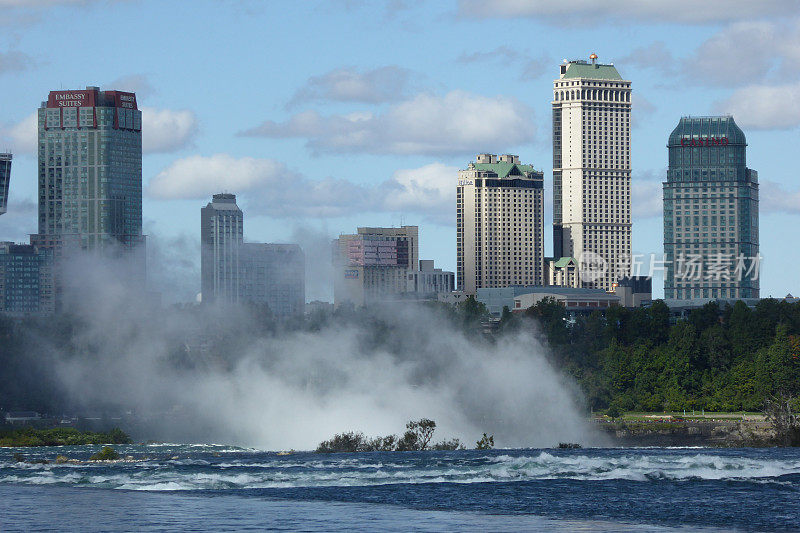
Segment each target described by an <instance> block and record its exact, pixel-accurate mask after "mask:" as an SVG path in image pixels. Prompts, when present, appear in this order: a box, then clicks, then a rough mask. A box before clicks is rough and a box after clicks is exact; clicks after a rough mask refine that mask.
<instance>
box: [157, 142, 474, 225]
mask: <svg viewBox="0 0 800 533" xmlns="http://www.w3.org/2000/svg"><path fill="white" fill-rule="evenodd" d="M457 171H458V169H457V168H456V167H449V166H446V165H444V164H442V163H431V164H428V165H425V166H423V167H420V168H416V169H402V170H398V171H396V172H395V173H394V174H393V175H392V176H391V177H390V178H388V179H385V180H383V181H381V182H379V183H377V184H371V185H365V184H358V183H354V182H352V181H349V180H344V179H335V178H332V177H326V178H323V179H314V180H312V179H308V178H307V177H305V176H303V175H300V174H298V173H295V172H292V171H291V170H289V169H288V168H287V167H286V165H284V164H283V163H282V162H279V161H275V160H273V159H255V158H251V157H244V158H236V157H233V156H231V155H228V154H216V155H212V156H190V157H187V158H184V159H179V160H177V161H175V162H173V163H172V164H171V165H169V166H168V167H167V168H165V169H164V170H162V171H161V172H160V173H159V174H157V175H156V176H155V177H153V179H152V180H150V183H149V185H148V186H147V194H148V195H149V196H151V197H153V198H157V199H161V200H174V199H191V200H205V199H209V198H211V195H212V194H215V193H218V192H223V191H228V192H232V193H235V194H237V195H239V196H240V198H241V199H242V200H243V202H246V204H247V208H248V211H249V212H251V213H258V214H264V215H269V216H273V217H304V218H325V217H339V216H346V215H352V214H357V213H363V212H393V213H409V214H411V213H415V214H421V215H423V216H425V217H426V218H427V219H429V220H431V221H434V222H437V223H444V224H452V223H453V221H454V216H453V210H454V208H455V207H454V206H455V183H456V177H457Z"/></svg>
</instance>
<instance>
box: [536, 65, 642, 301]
mask: <svg viewBox="0 0 800 533" xmlns="http://www.w3.org/2000/svg"><path fill="white" fill-rule="evenodd" d="M552 103H553V252H554V253H553V265H552V267H551V269H550V270H551V271H552V270H553V267H555V268H556V269H557V268H558V267H557V266H555V265H556V263H558V262H559V260H561V259H562V258H575V259H576V260H577V263H578V265H579V277H580V285H581V286H584V287H595V288H601V289H605V290H607V291H609V290H612V288H613V284H614V283H616V282H617V281H618V280H619V279H620V278H622V277H625V276H626V275H627V274H628V273H629V270H630V269H629V264H630V261H631V82H630V81H626V80H624V79H622V76H620V75H619V72H617V69H616V68H614V65H603V64H600V63H598V62H597V56H596V55H595V54H592V55H591V56H590V61H589V62H587V61H565V62H564V64H562V65H561V71H560V76H559V78H558V79H557V80H555V81H554V82H553V102H552ZM561 262H562V263H565V262H566V261H561ZM590 264H591V265H592V266H590V267H588V268H587V265H590Z"/></svg>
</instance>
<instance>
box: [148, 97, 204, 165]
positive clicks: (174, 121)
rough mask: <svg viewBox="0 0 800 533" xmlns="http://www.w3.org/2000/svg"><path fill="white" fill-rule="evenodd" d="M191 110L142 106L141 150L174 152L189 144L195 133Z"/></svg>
mask: <svg viewBox="0 0 800 533" xmlns="http://www.w3.org/2000/svg"><path fill="white" fill-rule="evenodd" d="M197 130H198V125H197V117H196V116H195V114H194V113H193V112H192V111H188V110H179V111H173V110H171V109H153V108H150V107H143V108H142V152H144V153H149V154H152V153H162V152H175V151H177V150H180V149H182V148H185V147H187V146H189V145H191V143H192V141H193V140H194V136H195V135H196V134H197Z"/></svg>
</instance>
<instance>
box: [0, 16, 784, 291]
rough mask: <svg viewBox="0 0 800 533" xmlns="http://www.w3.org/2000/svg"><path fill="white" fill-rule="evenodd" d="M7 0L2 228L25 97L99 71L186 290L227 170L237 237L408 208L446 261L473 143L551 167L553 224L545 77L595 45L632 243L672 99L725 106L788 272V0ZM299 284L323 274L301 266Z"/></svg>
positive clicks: (290, 235)
mask: <svg viewBox="0 0 800 533" xmlns="http://www.w3.org/2000/svg"><path fill="white" fill-rule="evenodd" d="M609 4H611V5H609ZM0 10H2V14H3V16H2V17H0V150H2V149H4V148H6V149H10V150H12V151H13V152H14V154H15V159H14V165H13V169H12V189H11V199H10V205H9V213H8V214H6V215H3V216H2V217H0V239H2V240H5V239H8V240H18V241H22V240H25V239H26V236H27V234H28V233H32V232H35V231H36V204H35V202H36V161H35V157H34V147H35V124H34V123H33V121H32V118H31V117H32V116H33V115H32V114H33V113H34V112H35V110H36V108H37V107H38V105H39V103H40V102H41V101H42V100H44V99H45V98H46V96H47V94H48V92H49V91H50V90H55V89H62V88H63V89H76V88H82V87H84V86H86V85H100V86H101V87H102V88H107V89H120V90H134V91H136V93H137V96H138V101H139V107H140V108H143V114H144V133H143V143H144V147H145V148H144V149H145V155H144V165H143V168H144V170H143V174H144V175H143V179H144V187H145V192H144V218H145V231H146V232H147V233H148V234H149V235H150V245H151V248H152V249H151V250H150V254H151V258H152V259H153V261H152V265H157V268H158V270H163V271H170V273H171V274H170V275H171V276H172V278H170V279H171V281H170V283H172V282H174V283H178V282H180V283H182V284H184V285H185V286H186V287H187V288H186V290H185V291H184V292H185V293H187V294H188V293H191V292H192V291H193V290H197V289H198V288H199V274H198V268H197V264H198V263H199V219H200V208H201V207H202V206H203V205H205V203H206V202H207V201H208V199H209V197H210V194H211V193H213V192H218V191H223V190H224V191H228V192H234V193H236V194H237V195H238V197H239V203H240V205H241V206H242V208H243V210H244V211H245V236H246V239H248V240H252V241H262V242H288V241H292V240H299V241H300V242H301V244H303V245H304V246H306V247H307V248H308V250H307V251H308V254H309V259H310V261H311V262H312V263H316V262H322V261H323V260H324V258H325V257H326V254H327V251H326V250H323V243H325V242H326V241H327V240H328V239H329V238H332V237H335V236H336V235H337V234H339V233H346V232H352V231H354V230H355V228H356V227H357V226H359V225H361V226H364V225H387V226H391V225H399V224H401V223H405V224H418V225H419V226H420V237H421V257H425V258H432V259H435V260H436V262H437V264H439V265H440V266H443V267H445V268H447V269H451V270H453V269H454V268H455V207H454V204H455V187H454V185H455V180H456V174H455V172H456V170H457V169H458V168H463V167H465V166H466V164H467V163H468V162H469V161H470V160H471V159H472V158H473V157H474V155H475V154H476V153H479V152H495V153H506V152H510V153H516V154H519V155H520V157H521V158H522V160H523V161H524V162H528V163H532V164H533V165H535V166H536V167H537V168H540V169H542V170H544V172H545V178H546V184H545V185H546V187H547V191H546V196H547V199H548V210H547V213H546V218H547V220H546V222H547V224H548V225H549V224H550V222H551V220H552V218H551V217H552V215H551V212H550V209H549V202H550V200H551V199H552V190H551V188H550V178H551V177H552V153H551V146H550V100H551V94H552V93H551V90H552V81H553V79H554V78H556V77H557V73H558V65H559V64H560V63H561V61H562V59H565V58H568V59H575V58H587V57H588V55H589V54H590V53H592V52H595V53H597V54H598V55H599V56H600V60H601V61H603V62H613V63H614V64H615V65H616V66H617V68H618V70H619V71H620V73H621V74H622V76H623V77H625V78H626V79H629V80H631V81H632V84H633V92H634V99H633V116H634V119H633V120H634V128H633V130H632V143H633V154H632V164H633V191H634V192H633V216H634V230H633V248H634V251H635V252H637V253H645V254H648V253H661V252H662V249H663V246H662V223H661V218H660V217H661V185H660V183H661V181H662V180H663V177H664V174H665V168H666V147H665V144H666V140H667V136H668V135H669V132H670V131H671V130H672V128H673V127H674V126H675V124H676V123H677V121H678V119H679V118H680V117H681V116H682V115H707V114H715V113H732V114H733V115H734V118H735V119H736V121H737V123H739V125H740V126H741V127H742V129H743V130H744V131H745V133H746V135H747V139H748V143H749V148H748V166H750V167H751V168H754V169H756V170H758V172H759V177H760V181H761V199H762V201H761V253H762V255H763V256H764V263H763V269H762V285H761V287H762V296H769V295H773V296H783V295H785V294H786V293H787V292H792V293H795V294H796V293H798V292H800V282H799V281H798V275H797V274H798V267H797V265H798V264H800V250H799V249H798V248H799V247H798V246H797V245H798V241H800V236H798V235H799V234H798V232H797V231H796V229H795V228H796V227H797V224H798V223H800V186H798V180H797V170H796V168H797V166H796V164H795V160H796V157H793V156H794V154H795V153H796V151H797V147H798V140H799V139H798V128H799V127H800V9H798V5H797V3H796V1H795V0H764V1H762V2H751V1H744V0H705V1H704V2H702V3H697V2H688V1H686V0H671V1H662V0H651V1H650V2H639V1H638V0H619V1H617V2H613V3H609V2H601V1H592V0H562V1H561V2H558V3H554V2H550V1H538V0H529V1H523V0H484V1H481V2H478V1H471V0H465V1H461V2H458V1H449V2H447V1H441V2H415V1H410V0H408V1H400V0H394V1H386V2H378V1H375V2H372V1H363V2H359V1H355V0H354V1H340V2H313V1H307V2H291V1H286V2H258V1H252V2H251V1H244V0H241V1H234V0H230V1H218V2H213V1H202V0H192V1H163V0H162V1H147V0H122V1H90V0H85V1H67V0H0ZM546 237H547V250H546V251H547V252H548V253H549V252H550V250H551V249H552V248H551V232H550V231H547V232H546ZM154 274H155V275H154V277H157V274H158V272H156V273H154ZM311 276H312V278H317V277H320V276H324V272H323V271H322V270H313V269H312V272H311ZM161 280H162V283H165V282H164V281H163V280H164V278H163V277H162V278H161ZM654 285H655V286H654V289H655V291H654V292H655V294H656V295H660V294H661V293H662V289H663V287H662V286H661V281H660V280H657V281H656V282H655V284H654ZM308 296H309V298H312V299H313V298H318V297H321V298H326V297H329V290H328V289H327V288H326V284H325V283H323V282H321V281H319V280H317V279H312V280H310V283H309V295H308Z"/></svg>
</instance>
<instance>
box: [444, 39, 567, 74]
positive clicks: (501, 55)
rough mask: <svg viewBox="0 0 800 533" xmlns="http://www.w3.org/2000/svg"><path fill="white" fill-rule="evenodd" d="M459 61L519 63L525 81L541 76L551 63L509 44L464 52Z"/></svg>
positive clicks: (464, 62) (465, 62)
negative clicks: (485, 49)
mask: <svg viewBox="0 0 800 533" xmlns="http://www.w3.org/2000/svg"><path fill="white" fill-rule="evenodd" d="M457 61H458V62H459V63H463V64H471V63H496V64H500V65H505V66H508V65H512V64H514V63H517V64H520V66H521V68H522V74H521V75H520V79H521V80H523V81H525V80H535V79H537V78H539V77H540V76H541V75H542V74H544V73H545V72H546V71H547V66H548V64H549V63H551V62H550V61H549V60H548V59H547V58H545V57H532V56H531V55H530V54H529V53H527V52H521V51H520V50H518V49H515V48H509V47H508V46H498V47H497V48H495V49H494V50H489V51H488V52H483V51H479V52H473V53H471V54H468V53H466V52H464V53H463V54H461V56H460V57H459V58H458V59H457Z"/></svg>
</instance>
